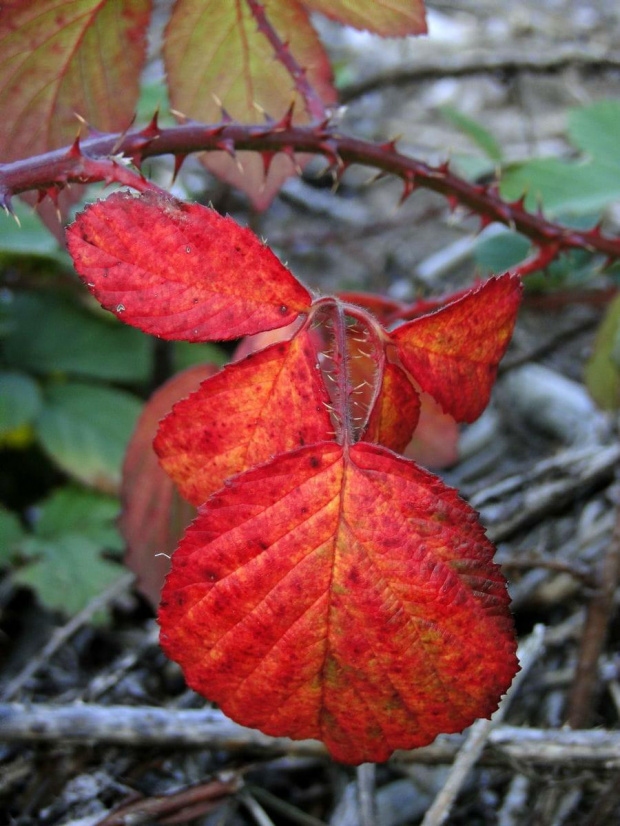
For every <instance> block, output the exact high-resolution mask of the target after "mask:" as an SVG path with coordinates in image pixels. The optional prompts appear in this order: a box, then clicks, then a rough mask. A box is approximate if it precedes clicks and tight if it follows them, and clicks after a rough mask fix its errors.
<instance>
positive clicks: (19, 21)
mask: <svg viewBox="0 0 620 826" xmlns="http://www.w3.org/2000/svg"><path fill="white" fill-rule="evenodd" d="M150 12H151V1H150V0H72V1H71V2H68V0H13V2H8V3H3V4H2V14H0V54H1V55H2V59H1V60H0V109H1V110H2V118H1V119H0V157H1V158H2V160H3V161H8V160H13V159H15V158H25V157H28V156H30V155H36V154H38V153H40V152H45V151H47V150H49V149H55V148H57V147H59V146H63V145H64V144H66V143H68V142H69V141H72V140H73V139H74V138H75V136H76V134H77V132H78V128H79V123H78V121H77V119H76V117H75V113H76V112H77V113H78V114H79V115H81V116H82V117H83V118H84V119H85V120H86V121H88V122H89V123H92V124H93V126H96V127H97V128H98V129H100V130H107V131H116V130H118V129H123V128H125V127H127V126H128V124H129V122H130V121H131V118H132V115H133V113H134V109H135V105H136V102H137V100H138V85H139V80H140V72H141V70H142V65H143V63H144V59H145V57H146V33H147V28H148V24H149V17H150Z"/></svg>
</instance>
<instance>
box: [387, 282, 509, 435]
mask: <svg viewBox="0 0 620 826" xmlns="http://www.w3.org/2000/svg"><path fill="white" fill-rule="evenodd" d="M521 289H522V287H521V281H520V279H519V278H517V277H514V276H511V275H504V276H500V277H499V278H491V279H489V280H488V281H487V282H485V283H484V284H482V285H481V286H480V287H476V288H475V289H473V290H472V291H471V292H470V293H468V294H467V295H465V296H463V297H462V298H460V299H458V300H457V301H454V302H453V303H452V304H448V305H447V306H445V307H443V308H442V309H441V310H437V312H435V313H431V314H429V315H424V316H420V317H419V318H416V319H414V321H410V322H408V323H407V324H403V325H402V327H398V328H397V329H396V330H394V332H393V333H391V334H390V335H391V337H392V340H393V341H394V343H395V344H396V347H397V350H398V354H399V357H400V359H401V361H402V362H403V364H404V365H405V367H406V368H407V370H408V371H409V372H410V373H411V375H412V376H413V378H414V379H415V380H416V382H417V383H418V384H419V385H420V387H421V388H422V390H424V391H426V392H427V393H429V394H430V395H431V396H433V398H435V399H436V400H437V401H438V402H439V403H440V404H441V406H442V407H443V409H444V411H445V412H446V413H449V414H450V415H451V416H453V417H454V418H455V419H456V420H457V421H461V422H472V421H474V419H476V418H478V416H479V415H480V414H481V413H482V411H483V410H484V408H485V407H486V406H487V404H488V402H489V396H490V394H491V388H492V386H493V382H494V381H495V376H496V374H497V365H498V364H499V361H500V359H501V358H502V356H503V355H504V353H505V352H506V348H507V347H508V343H509V342H510V337H511V335H512V331H513V328H514V324H515V320H516V317H517V310H518V308H519V303H520V301H521Z"/></svg>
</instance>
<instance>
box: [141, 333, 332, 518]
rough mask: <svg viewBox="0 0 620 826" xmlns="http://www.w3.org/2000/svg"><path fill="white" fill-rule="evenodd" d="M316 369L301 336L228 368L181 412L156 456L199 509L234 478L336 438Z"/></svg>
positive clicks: (166, 426)
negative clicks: (275, 457) (275, 458)
mask: <svg viewBox="0 0 620 826" xmlns="http://www.w3.org/2000/svg"><path fill="white" fill-rule="evenodd" d="M317 364H318V362H317V354H316V349H315V347H314V345H313V342H312V338H311V336H310V335H309V333H308V332H306V331H304V330H302V331H300V332H299V333H297V335H296V336H295V337H294V338H293V339H292V340H291V341H283V342H280V343H279V344H274V345H272V346H271V347H268V348H267V349H265V350H261V351H259V352H258V353H254V354H252V355H249V356H247V357H246V358H245V359H243V360H242V361H239V362H236V363H235V364H231V365H229V366H228V367H225V368H224V370H222V372H221V373H218V374H217V375H216V376H213V377H212V378H209V379H207V380H206V381H205V382H203V384H202V385H201V386H200V389H199V390H197V391H196V392H195V393H193V394H192V395H191V396H190V397H189V398H188V399H185V400H184V401H182V402H180V403H179V404H177V405H175V406H174V409H173V411H172V413H170V415H169V416H167V417H166V418H165V419H164V421H163V422H162V423H161V426H160V429H159V433H158V434H157V439H156V440H155V450H156V451H157V453H158V455H159V457H160V461H161V464H162V466H163V467H164V468H165V470H166V471H167V473H169V474H170V476H171V477H172V478H173V479H174V481H175V482H176V484H177V485H178V487H179V490H180V491H181V493H182V494H183V496H185V498H186V499H188V500H189V501H190V502H193V503H194V504H196V505H199V504H201V503H202V502H204V501H205V500H206V499H207V498H208V497H209V496H210V495H211V494H212V493H213V491H215V490H217V489H218V488H219V487H221V486H222V485H223V484H224V482H225V481H226V479H228V477H230V476H232V475H233V474H235V473H239V472H240V471H242V470H247V469H248V468H250V467H253V466H254V465H257V464H260V463H261V462H265V461H267V459H270V458H271V457H272V456H273V455H275V454H277V453H281V452H284V451H287V450H292V449H293V448H295V447H299V446H300V445H305V444H313V443H314V442H317V441H322V440H324V439H328V438H329V435H330V432H331V431H332V429H333V426H332V424H331V421H330V418H329V414H328V412H327V408H326V407H325V404H326V403H329V397H328V395H327V391H326V389H325V386H324V383H323V379H322V376H321V373H320V371H319V370H317V369H316V368H317Z"/></svg>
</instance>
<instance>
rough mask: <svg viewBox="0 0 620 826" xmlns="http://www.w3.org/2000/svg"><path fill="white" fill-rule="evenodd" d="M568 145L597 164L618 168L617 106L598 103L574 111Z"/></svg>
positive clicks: (619, 125) (619, 128) (619, 107)
mask: <svg viewBox="0 0 620 826" xmlns="http://www.w3.org/2000/svg"><path fill="white" fill-rule="evenodd" d="M568 134H569V137H570V139H571V142H572V143H573V144H574V145H575V146H577V147H578V148H579V149H581V151H582V152H584V153H585V154H587V155H590V156H591V157H592V158H595V159H596V161H597V163H598V164H601V165H606V166H612V167H616V169H618V168H620V152H619V151H618V146H619V145H620V103H618V102H617V101H615V100H599V101H597V102H596V103H593V104H592V105H591V106H586V107H584V108H582V109H574V110H573V111H572V112H571V113H570V115H569V119H568Z"/></svg>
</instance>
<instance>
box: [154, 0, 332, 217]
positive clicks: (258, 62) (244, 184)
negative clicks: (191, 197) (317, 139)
mask: <svg viewBox="0 0 620 826" xmlns="http://www.w3.org/2000/svg"><path fill="white" fill-rule="evenodd" d="M263 5H264V8H265V13H266V15H267V17H268V20H269V23H270V24H271V26H272V28H273V29H274V30H275V31H276V33H277V34H278V36H279V37H280V39H281V40H282V42H283V43H286V44H287V47H288V48H289V49H290V52H291V53H292V54H293V55H294V57H295V59H296V60H297V63H298V64H299V66H301V67H303V68H304V69H306V70H307V77H308V80H309V81H310V83H311V84H312V86H313V87H314V88H315V89H316V91H317V92H318V94H319V96H320V97H321V99H322V100H323V102H324V103H325V104H326V105H327V104H331V103H335V101H336V93H335V90H334V88H333V86H332V83H331V69H330V65H329V61H328V59H327V56H326V54H325V52H324V50H323V47H322V46H321V43H320V41H319V39H318V36H317V34H316V32H315V31H314V29H313V28H312V26H311V24H310V21H309V19H308V15H307V13H306V12H305V10H304V9H303V8H302V6H301V5H300V4H299V3H298V2H297V0H267V2H264V3H263ZM164 60H165V64H166V71H167V75H168V81H169V84H170V100H171V102H172V105H173V106H174V108H175V109H177V110H179V111H181V112H183V114H184V115H187V116H188V117H191V118H195V119H197V120H200V121H204V122H206V123H210V122H214V121H215V122H217V121H219V120H220V118H221V115H222V113H221V108H220V102H221V104H222V105H223V106H224V108H225V109H226V111H227V112H228V113H229V114H230V116H231V117H232V118H234V119H235V120H238V121H241V122H243V123H263V122H264V116H263V115H262V114H261V110H262V111H263V112H266V113H267V114H268V115H269V116H271V117H272V118H274V119H278V118H281V117H282V116H283V115H284V114H285V112H286V111H287V110H288V109H289V107H290V105H291V103H292V102H293V101H296V106H295V110H296V112H297V116H296V120H298V121H304V120H306V116H305V108H304V102H303V100H300V98H299V94H298V93H297V92H296V90H295V88H294V82H293V80H292V78H291V76H290V75H289V73H288V71H287V69H286V68H285V67H284V65H283V64H282V63H281V62H279V61H278V60H276V59H275V58H274V51H273V46H272V45H271V44H270V43H269V41H268V40H267V38H266V37H265V36H264V34H263V33H262V32H261V31H259V30H258V27H257V23H256V20H255V19H254V17H253V15H252V13H251V11H250V8H249V6H248V4H247V3H246V2H245V0H230V2H226V3H222V2H221V0H177V2H176V3H175V6H174V9H173V12H172V17H171V19H170V22H169V24H168V28H167V30H166V40H165V44H164ZM232 69H234V70H232ZM203 162H204V164H205V166H207V168H208V169H210V170H211V171H212V172H213V173H214V174H216V175H217V176H218V177H220V178H223V179H224V180H226V181H228V182H229V183H232V184H234V185H235V186H238V187H240V188H241V189H243V190H244V191H246V192H247V193H248V194H249V195H250V196H251V198H252V200H253V202H254V204H255V205H256V206H257V207H258V208H264V207H266V206H267V205H268V204H269V203H270V201H271V199H272V198H273V196H274V195H275V194H276V193H277V191H278V190H279V188H280V186H281V185H282V183H283V182H284V180H286V178H288V177H290V176H291V175H293V174H295V167H294V164H293V162H292V160H291V159H290V158H289V157H287V156H286V155H284V154H279V155H277V156H275V158H273V160H272V163H271V166H270V169H269V172H268V174H267V175H265V173H264V166H263V160H262V158H261V157H260V155H258V154H256V153H251V152H240V153H238V154H237V156H236V157H235V158H232V157H230V156H229V155H228V154H227V153H226V152H225V151H222V152H209V153H208V154H207V155H205V156H204V158H203Z"/></svg>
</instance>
